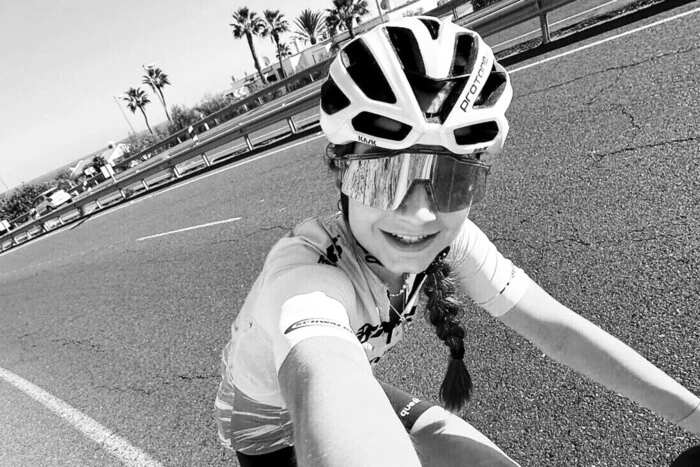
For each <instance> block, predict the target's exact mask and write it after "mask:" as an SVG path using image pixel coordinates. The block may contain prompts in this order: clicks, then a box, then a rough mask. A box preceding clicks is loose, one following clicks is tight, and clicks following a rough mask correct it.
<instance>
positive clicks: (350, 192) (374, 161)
mask: <svg viewBox="0 0 700 467" xmlns="http://www.w3.org/2000/svg"><path fill="white" fill-rule="evenodd" d="M407 151H410V152H393V153H387V152H373V153H365V154H342V155H337V154H336V155H333V156H332V158H333V160H334V162H335V163H336V164H338V165H339V166H340V167H342V170H343V172H342V174H343V176H342V188H341V190H342V192H343V193H345V194H346V195H347V196H348V197H350V198H353V199H355V200H357V201H360V202H361V203H363V204H365V205H367V206H372V207H374V208H379V209H384V210H394V209H397V208H398V207H399V206H400V205H401V203H402V202H403V200H404V198H405V197H406V195H407V194H409V193H410V192H411V191H412V190H413V189H414V188H415V187H417V186H419V185H423V186H424V187H425V189H426V191H427V192H428V196H429V197H430V198H431V200H432V201H433V203H435V206H436V207H437V210H438V211H440V212H443V213H447V212H455V211H461V210H462V209H466V208H468V207H470V206H471V205H472V204H474V203H478V202H479V201H481V200H482V199H483V198H484V195H485V194H486V177H487V175H488V173H489V170H490V166H488V165H486V164H484V163H482V162H479V161H476V160H474V159H469V158H467V157H465V156H459V155H457V154H454V153H448V152H435V150H431V151H430V152H427V151H426V152H420V150H416V149H414V148H409V149H408V150H407Z"/></svg>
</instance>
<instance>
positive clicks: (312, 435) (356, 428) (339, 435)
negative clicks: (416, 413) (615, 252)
mask: <svg viewBox="0 0 700 467" xmlns="http://www.w3.org/2000/svg"><path fill="white" fill-rule="evenodd" d="M279 381H280V387H281V389H282V394H283V395H284V398H285V400H286V401H287V405H288V406H289V410H290V413H291V415H292V423H293V425H294V445H295V451H296V455H297V462H298V464H299V465H300V466H338V467H353V466H358V467H364V466H368V465H378V466H379V465H383V466H388V465H401V466H419V465H420V463H419V461H418V457H417V455H416V452H415V450H414V448H413V445H412V443H411V441H410V439H409V436H408V434H407V433H406V430H405V429H404V427H403V426H402V425H401V422H400V421H399V419H398V417H397V416H396V414H395V413H394V410H393V409H392V407H391V405H390V404H389V401H388V400H387V398H386V396H385V395H384V391H383V390H382V388H381V387H380V385H379V383H378V382H377V380H376V379H374V377H373V376H372V372H371V369H370V366H369V363H368V362H367V357H366V355H365V354H364V352H363V351H362V349H361V348H358V347H357V346H355V345H353V344H351V343H349V342H347V341H345V340H341V339H338V338H334V337H314V338H310V339H306V340H304V341H302V342H300V343H298V344H297V345H295V346H294V348H293V349H292V350H291V351H290V353H289V356H288V357H287V358H286V360H285V361H284V363H283V364H282V367H281V368H280V372H279ZM387 447H390V448H389V449H387Z"/></svg>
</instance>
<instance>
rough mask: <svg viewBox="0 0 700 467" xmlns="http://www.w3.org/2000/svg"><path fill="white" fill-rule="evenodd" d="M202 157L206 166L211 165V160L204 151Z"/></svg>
mask: <svg viewBox="0 0 700 467" xmlns="http://www.w3.org/2000/svg"><path fill="white" fill-rule="evenodd" d="M202 159H204V163H205V164H206V166H207V167H211V161H210V160H209V158H208V157H207V154H206V153H202Z"/></svg>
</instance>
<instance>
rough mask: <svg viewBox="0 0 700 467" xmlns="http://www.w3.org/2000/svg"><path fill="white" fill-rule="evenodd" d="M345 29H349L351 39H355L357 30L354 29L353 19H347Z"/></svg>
mask: <svg viewBox="0 0 700 467" xmlns="http://www.w3.org/2000/svg"><path fill="white" fill-rule="evenodd" d="M345 27H346V28H348V32H349V33H350V39H354V38H355V30H354V29H353V27H352V17H350V18H346V19H345Z"/></svg>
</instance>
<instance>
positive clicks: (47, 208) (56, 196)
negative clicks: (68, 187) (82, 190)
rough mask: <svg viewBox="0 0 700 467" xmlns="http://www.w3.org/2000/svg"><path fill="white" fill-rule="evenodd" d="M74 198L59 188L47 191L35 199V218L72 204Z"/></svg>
mask: <svg viewBox="0 0 700 467" xmlns="http://www.w3.org/2000/svg"><path fill="white" fill-rule="evenodd" d="M71 201H73V198H71V196H70V195H69V194H68V193H66V192H65V191H63V190H59V189H58V187H54V188H51V189H50V190H46V191H45V192H43V193H42V194H40V195H39V196H37V197H36V198H35V199H34V203H33V204H34V209H33V214H34V215H35V216H43V215H44V214H46V213H48V212H51V211H53V210H54V209H56V208H57V207H59V206H61V205H63V204H66V203H70V202H71Z"/></svg>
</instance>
